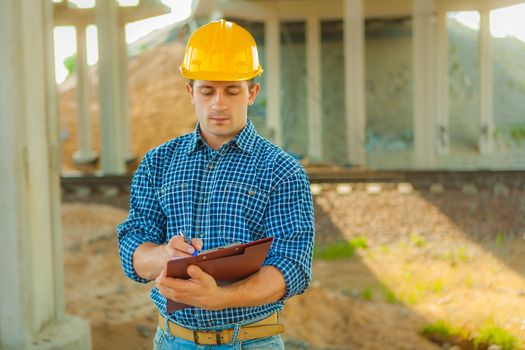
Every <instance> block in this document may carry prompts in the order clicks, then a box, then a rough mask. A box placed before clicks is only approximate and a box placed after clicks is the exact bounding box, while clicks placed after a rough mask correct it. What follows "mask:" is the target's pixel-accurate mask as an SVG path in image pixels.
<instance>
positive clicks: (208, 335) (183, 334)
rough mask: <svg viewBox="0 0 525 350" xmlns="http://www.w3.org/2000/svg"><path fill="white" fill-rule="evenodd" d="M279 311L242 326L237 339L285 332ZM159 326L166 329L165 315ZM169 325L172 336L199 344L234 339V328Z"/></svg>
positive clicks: (210, 343)
mask: <svg viewBox="0 0 525 350" xmlns="http://www.w3.org/2000/svg"><path fill="white" fill-rule="evenodd" d="M277 322H278V316H277V312H274V313H273V314H271V315H270V316H268V317H266V318H265V319H263V320H260V321H257V322H255V323H250V324H248V325H245V326H242V327H241V329H240V331H239V334H238V335H237V340H250V339H258V338H266V337H270V336H272V335H276V334H279V333H283V332H284V325H282V324H279V323H277ZM159 327H160V328H161V329H162V330H163V331H166V327H165V323H164V317H162V315H160V314H159ZM168 327H169V329H170V333H171V335H172V336H176V337H179V338H183V339H186V340H190V341H193V342H195V344H197V345H220V344H229V343H231V342H232V341H233V333H234V329H233V328H230V329H223V330H221V331H194V330H191V329H188V328H184V327H182V326H179V325H178V324H176V323H173V322H171V321H168Z"/></svg>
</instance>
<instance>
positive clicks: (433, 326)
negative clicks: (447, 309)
mask: <svg viewBox="0 0 525 350" xmlns="http://www.w3.org/2000/svg"><path fill="white" fill-rule="evenodd" d="M421 333H422V334H423V335H424V336H425V337H432V336H435V335H438V336H441V337H455V336H461V335H462V333H463V332H462V331H461V330H460V329H458V328H456V327H454V326H452V325H451V324H450V323H448V322H447V321H443V320H439V321H436V322H434V323H430V324H428V325H426V326H425V327H423V330H422V331H421Z"/></svg>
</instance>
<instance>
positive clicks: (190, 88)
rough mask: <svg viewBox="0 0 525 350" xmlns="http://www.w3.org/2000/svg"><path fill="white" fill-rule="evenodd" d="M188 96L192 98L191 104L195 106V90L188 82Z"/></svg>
mask: <svg viewBox="0 0 525 350" xmlns="http://www.w3.org/2000/svg"><path fill="white" fill-rule="evenodd" d="M186 94H187V95H188V96H189V97H190V98H191V104H193V88H192V87H191V85H190V83H188V82H186Z"/></svg>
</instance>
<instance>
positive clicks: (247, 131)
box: [187, 118, 257, 154]
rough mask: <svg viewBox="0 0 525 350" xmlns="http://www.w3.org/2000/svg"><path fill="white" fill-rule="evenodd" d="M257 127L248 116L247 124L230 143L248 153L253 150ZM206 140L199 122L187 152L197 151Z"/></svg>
mask: <svg viewBox="0 0 525 350" xmlns="http://www.w3.org/2000/svg"><path fill="white" fill-rule="evenodd" d="M256 134H257V133H256V131H255V127H254V125H253V123H252V121H251V120H250V119H249V118H248V121H247V122H246V126H245V127H244V128H242V130H241V131H240V132H239V133H238V134H237V135H236V136H235V137H234V138H233V140H231V141H230V142H229V143H234V144H236V145H237V147H239V148H240V149H242V150H243V151H246V152H248V153H251V152H252V151H253V147H254V143H255V136H256ZM203 142H205V141H204V139H203V138H202V136H201V133H200V123H199V122H197V125H196V126H195V130H193V132H192V137H191V139H190V142H189V144H188V148H187V154H190V153H192V152H194V151H196V150H197V149H198V147H199V145H200V144H201V143H203Z"/></svg>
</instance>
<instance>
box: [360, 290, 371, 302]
mask: <svg viewBox="0 0 525 350" xmlns="http://www.w3.org/2000/svg"><path fill="white" fill-rule="evenodd" d="M373 297H374V292H373V290H372V288H371V287H367V288H365V289H363V290H362V291H361V298H363V299H364V300H367V301H371V300H372V298H373Z"/></svg>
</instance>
